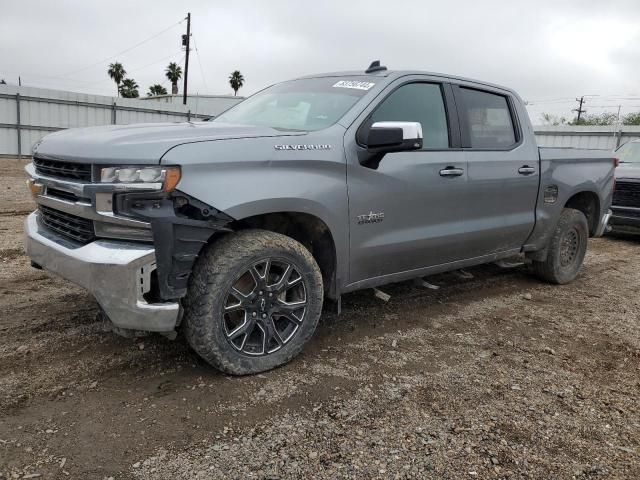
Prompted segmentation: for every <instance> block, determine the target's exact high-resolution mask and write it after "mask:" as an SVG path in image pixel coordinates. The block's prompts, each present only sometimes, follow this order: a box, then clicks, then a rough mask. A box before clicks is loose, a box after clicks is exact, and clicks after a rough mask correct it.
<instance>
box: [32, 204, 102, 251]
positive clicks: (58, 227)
mask: <svg viewBox="0 0 640 480" xmlns="http://www.w3.org/2000/svg"><path fill="white" fill-rule="evenodd" d="M38 210H39V211H40V218H41V219H42V223H44V224H45V226H46V227H47V228H49V229H50V230H53V231H54V232H56V233H59V234H60V235H62V236H63V237H66V238H69V239H71V240H74V241H76V242H79V243H82V244H87V243H89V242H91V241H93V240H94V239H95V234H94V231H93V222H92V221H91V220H87V219H86V218H81V217H77V216H75V215H71V214H69V213H65V212H61V211H60V210H55V209H53V208H49V207H45V206H44V205H40V206H39V207H38Z"/></svg>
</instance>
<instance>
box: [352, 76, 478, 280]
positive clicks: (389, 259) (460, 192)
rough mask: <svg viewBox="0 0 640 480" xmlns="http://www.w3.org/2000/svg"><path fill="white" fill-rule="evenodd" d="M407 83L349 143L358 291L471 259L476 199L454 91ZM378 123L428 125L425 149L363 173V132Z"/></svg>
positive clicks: (374, 110) (390, 156) (393, 87)
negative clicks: (451, 101) (384, 279)
mask: <svg viewBox="0 0 640 480" xmlns="http://www.w3.org/2000/svg"><path fill="white" fill-rule="evenodd" d="M404 82H405V83H402V82H401V81H399V82H396V84H394V85H391V86H390V87H389V89H388V90H389V91H390V93H387V96H386V98H384V99H383V100H382V101H381V102H380V103H379V104H378V105H377V106H376V107H372V110H371V112H370V113H367V112H365V115H366V119H364V120H363V119H361V120H360V125H355V126H353V127H351V128H350V129H349V130H348V131H347V133H346V136H345V148H346V151H347V155H348V165H347V180H348V182H347V183H348V192H349V214H350V272H349V273H350V274H349V280H350V281H349V283H352V284H353V283H356V282H362V281H365V280H367V279H372V278H375V277H381V276H385V275H391V274H394V273H401V272H406V271H410V270H416V269H420V268H424V267H427V266H433V265H438V264H442V263H448V262H451V261H455V260H460V259H462V258H467V253H466V250H467V245H466V239H465V229H466V227H465V219H466V215H467V211H468V208H469V205H470V203H471V202H472V200H473V199H471V198H469V192H468V191H467V188H466V183H467V163H466V160H465V156H464V152H463V151H462V150H461V149H460V148H456V145H455V143H456V142H457V141H458V140H459V135H457V133H456V131H455V129H457V128H458V125H457V121H456V120H455V114H454V115H452V111H451V108H453V106H452V105H448V104H447V103H446V102H445V94H444V93H445V92H446V89H447V88H448V85H441V84H439V83H429V82H426V81H413V82H409V83H406V82H407V81H406V80H405V81H404ZM446 97H447V98H449V95H446ZM378 121H409V122H420V123H421V125H422V129H423V135H424V146H423V149H422V150H417V151H411V152H400V153H389V154H386V155H385V156H384V158H383V159H382V161H381V162H380V165H379V166H378V167H377V169H372V168H369V167H365V166H362V165H360V164H359V163H358V160H357V150H358V148H360V149H361V148H362V147H361V146H358V143H362V142H361V140H360V142H359V141H358V139H359V138H360V137H359V134H356V131H357V130H358V129H361V128H366V127H367V126H368V125H371V124H372V123H374V122H378ZM452 137H453V138H452Z"/></svg>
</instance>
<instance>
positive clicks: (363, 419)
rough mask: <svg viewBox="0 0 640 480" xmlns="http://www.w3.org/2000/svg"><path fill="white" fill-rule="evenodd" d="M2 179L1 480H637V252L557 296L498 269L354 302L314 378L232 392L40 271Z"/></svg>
mask: <svg viewBox="0 0 640 480" xmlns="http://www.w3.org/2000/svg"><path fill="white" fill-rule="evenodd" d="M3 162H4V164H5V165H9V169H8V170H9V173H8V174H5V175H4V176H3V177H2V178H0V232H2V233H1V234H2V242H1V243H0V265H2V268H1V269H0V312H2V313H1V314H0V478H78V479H87V478H98V479H104V478H113V479H193V478H201V479H205V478H206V479H215V478H242V479H245V478H259V479H279V478H283V479H284V478H296V479H297V478H332V479H333V478H434V479H436V478H437V479H441V478H456V479H458V478H535V479H539V478H579V479H587V478H589V479H591V478H624V479H633V478H640V318H639V317H640V296H639V292H640V255H639V252H640V240H639V239H637V238H633V237H607V238H604V239H597V240H592V241H591V242H590V245H589V254H588V256H587V259H586V267H585V269H584V271H583V273H582V275H581V276H580V277H579V278H578V279H577V280H576V281H575V282H574V283H572V284H571V285H566V286H561V287H558V286H551V285H547V284H544V283H540V282H538V281H537V280H536V279H534V278H533V277H532V276H530V275H529V273H528V272H527V270H526V269H525V268H522V267H520V268H515V269H501V268H498V267H496V266H493V265H491V266H484V267H480V268H476V269H473V270H471V272H472V273H473V274H474V278H473V279H468V280H463V279H460V278H458V277H456V276H455V275H453V274H444V275H438V276H435V277H432V278H431V281H432V282H433V283H436V284H438V285H440V286H441V288H440V289H439V290H425V289H421V288H419V287H416V286H414V285H412V284H411V283H401V284H395V285H390V286H388V287H385V288H384V291H385V292H387V293H389V294H391V300H390V301H389V302H388V303H384V302H382V301H381V300H379V299H377V298H375V297H374V296H373V295H372V293H371V291H363V292H358V293H355V294H350V295H347V296H345V298H344V308H343V314H342V315H341V316H339V317H337V316H335V315H333V314H331V313H328V312H327V313H326V314H325V315H323V318H322V321H321V324H320V327H319V329H318V332H317V334H316V336H315V337H314V339H313V340H312V342H311V344H310V345H309V347H308V348H307V349H306V350H305V352H304V354H303V355H301V356H300V357H299V358H298V359H296V360H294V361H293V362H292V363H291V364H289V365H287V366H285V367H283V368H280V369H278V370H275V371H272V372H269V373H266V374H262V375H256V376H253V377H242V378H234V377H227V376H224V375H222V374H220V373H218V372H216V371H214V370H212V369H211V368H210V367H208V366H207V365H206V364H204V363H203V362H202V361H200V360H199V359H198V358H197V357H196V356H195V355H194V354H193V353H192V352H191V351H190V350H189V348H188V346H187V345H186V344H185V342H184V340H182V339H181V338H180V337H179V338H178V340H176V341H173V342H172V341H169V340H167V339H165V338H164V337H161V336H156V335H151V336H148V337H144V338H138V339H124V338H121V337H118V336H115V335H114V334H113V333H111V332H109V331H108V329H106V328H105V325H103V324H102V323H101V322H100V321H99V320H98V317H97V306H96V304H95V302H94V300H93V299H92V298H91V297H90V296H89V295H87V293H86V292H85V291H84V290H82V289H81V288H79V287H76V286H74V285H71V284H69V283H67V282H65V281H63V280H61V279H59V278H56V277H54V276H52V275H49V274H48V273H46V272H42V271H38V270H34V269H32V268H30V266H29V261H28V259H27V257H25V256H24V254H23V253H22V246H21V242H22V233H21V229H22V221H23V218H24V215H25V214H26V213H27V212H28V211H29V210H30V209H31V208H32V203H31V201H30V200H29V197H28V195H27V194H26V189H25V188H24V177H23V175H22V173H21V168H22V165H21V164H20V163H18V162H13V161H8V160H3Z"/></svg>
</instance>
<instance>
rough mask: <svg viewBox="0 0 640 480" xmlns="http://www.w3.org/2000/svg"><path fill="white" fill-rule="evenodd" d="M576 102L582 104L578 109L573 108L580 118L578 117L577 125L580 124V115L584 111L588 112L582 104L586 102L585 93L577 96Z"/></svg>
mask: <svg viewBox="0 0 640 480" xmlns="http://www.w3.org/2000/svg"><path fill="white" fill-rule="evenodd" d="M576 102H580V106H579V107H578V108H577V109H573V110H571V111H572V112H578V118H577V119H576V125H580V117H581V116H582V114H583V113H587V111H586V110H583V109H582V104H583V103H584V95H583V96H582V97H580V98H576Z"/></svg>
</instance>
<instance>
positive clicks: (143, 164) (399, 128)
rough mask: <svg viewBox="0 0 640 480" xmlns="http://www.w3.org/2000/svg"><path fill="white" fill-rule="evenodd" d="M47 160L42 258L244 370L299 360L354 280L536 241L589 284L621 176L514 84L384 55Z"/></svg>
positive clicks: (205, 354)
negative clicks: (544, 131) (565, 143)
mask: <svg viewBox="0 0 640 480" xmlns="http://www.w3.org/2000/svg"><path fill="white" fill-rule="evenodd" d="M33 155H34V160H33V163H32V164H30V165H29V166H28V167H27V173H28V175H29V177H30V188H31V190H32V191H33V193H34V196H35V200H36V203H37V204H38V209H37V210H36V211H35V212H34V213H32V214H31V215H30V216H29V217H28V218H27V220H26V234H27V240H26V247H27V251H28V254H29V255H30V257H31V259H32V261H33V263H34V265H35V266H37V267H42V268H46V269H48V270H50V271H52V272H55V273H58V274H60V275H61V276H63V277H65V278H68V279H69V280H71V281H74V282H76V283H78V284H80V285H82V286H84V287H85V288H87V289H88V290H90V291H91V292H92V293H93V295H94V296H95V297H96V299H97V301H98V303H99V304H100V306H101V307H102V309H103V310H104V312H105V314H106V316H107V317H108V318H109V319H110V320H111V322H113V324H114V325H115V327H116V328H118V329H120V330H121V331H123V332H125V331H132V330H145V331H155V332H161V333H164V334H167V335H172V334H174V332H175V330H176V328H178V327H181V328H182V329H183V330H184V332H185V335H186V338H187V340H188V341H189V343H190V344H191V346H192V347H193V348H194V350H195V351H196V352H197V353H198V354H199V355H201V356H202V358H204V359H205V360H206V361H207V362H209V363H210V364H211V365H214V366H215V367H217V368H219V369H221V370H223V371H225V372H227V373H231V374H249V373H255V372H260V371H264V370H268V369H270V368H273V367H276V366H278V365H281V364H283V363H285V362H287V361H289V360H291V359H292V358H293V357H295V356H296V355H297V354H298V353H299V352H300V351H301V350H302V348H303V346H304V345H305V343H306V342H307V341H308V340H309V339H310V338H311V336H312V335H313V333H314V331H315V329H316V326H317V324H318V320H319V318H320V314H321V311H322V306H323V301H324V300H325V299H330V300H332V301H334V302H339V299H340V296H341V295H342V294H344V293H346V292H350V291H354V290H358V289H363V288H368V287H375V286H378V285H382V284H386V283H390V282H397V281H402V280H406V279H411V278H417V277H421V276H425V275H430V274H434V273H439V272H444V271H449V270H454V269H459V268H463V267H469V266H473V265H478V264H483V263H487V262H492V261H496V260H500V259H503V258H507V257H512V256H513V255H515V254H521V253H524V254H525V255H526V256H527V258H528V259H529V261H530V262H531V264H532V269H533V271H534V272H535V273H536V274H537V275H538V276H539V277H540V278H542V279H544V280H546V281H549V282H552V283H557V284H563V283H567V282H570V281H572V280H573V279H574V278H576V276H577V275H578V273H579V271H580V268H581V266H582V262H583V259H584V256H585V252H586V249H587V239H588V237H593V236H599V235H602V233H603V230H604V228H605V226H606V224H607V220H608V218H609V215H610V212H609V206H610V205H611V196H612V192H613V183H614V180H613V173H614V161H613V158H612V157H611V156H610V155H608V154H606V153H602V152H594V151H582V150H570V149H547V148H538V147H537V145H536V141H535V138H534V134H533V130H532V128H531V125H530V122H529V119H528V116H527V113H526V110H525V107H524V105H523V102H522V101H521V99H520V98H519V97H518V95H517V94H516V93H515V92H514V91H512V90H510V89H508V88H504V87H500V86H496V85H492V84H489V83H484V82H479V81H474V80H468V79H464V78H458V77H452V76H447V75H440V74H433V73H424V72H413V71H398V72H392V71H388V70H387V69H386V68H385V67H381V66H379V64H375V63H374V64H372V65H371V67H370V68H368V69H367V70H366V71H360V72H347V73H329V74H323V75H314V76H309V77H303V78H300V79H297V80H292V81H288V82H284V83H280V84H277V85H274V86H272V87H269V88H267V89H265V90H263V91H261V92H259V93H257V94H255V95H254V96H252V97H250V98H249V99H247V100H245V101H244V102H242V103H240V104H238V105H236V106H235V107H233V108H232V109H230V110H229V111H227V112H225V113H223V114H222V115H221V116H219V117H218V118H216V119H214V120H212V121H210V122H200V123H181V124H156V125H153V124H143V125H131V126H110V127H98V128H87V129H79V130H68V131H63V132H57V133H54V134H51V135H49V136H47V137H46V138H45V139H44V140H43V141H42V142H41V143H40V144H39V145H37V146H36V147H35V149H34V153H33Z"/></svg>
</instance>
